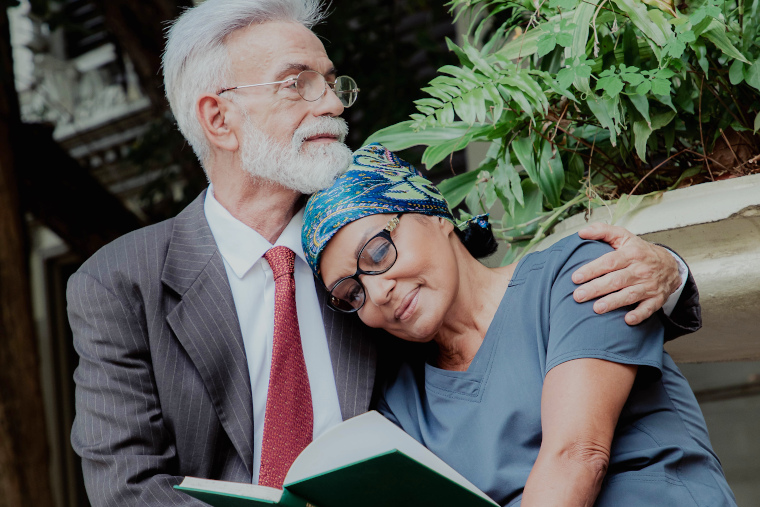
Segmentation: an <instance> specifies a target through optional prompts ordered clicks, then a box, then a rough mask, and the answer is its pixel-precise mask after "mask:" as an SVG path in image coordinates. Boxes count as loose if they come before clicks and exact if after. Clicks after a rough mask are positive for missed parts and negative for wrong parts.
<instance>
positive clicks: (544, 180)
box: [537, 140, 565, 208]
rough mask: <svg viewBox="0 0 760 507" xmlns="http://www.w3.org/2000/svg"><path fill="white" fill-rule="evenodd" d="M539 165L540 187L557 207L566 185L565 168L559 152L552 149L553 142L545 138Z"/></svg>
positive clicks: (553, 205) (547, 198)
mask: <svg viewBox="0 0 760 507" xmlns="http://www.w3.org/2000/svg"><path fill="white" fill-rule="evenodd" d="M540 161H541V162H540V163H539V166H538V182H537V183H538V188H539V189H541V192H542V193H543V194H544V195H545V196H546V200H547V201H549V204H550V205H551V206H552V207H554V208H556V207H557V206H559V205H560V194H561V193H562V188H563V187H564V186H565V168H564V167H563V165H562V158H561V157H560V155H559V152H554V153H553V150H552V144H551V143H550V142H549V141H546V140H544V141H543V143H542V144H541V156H540Z"/></svg>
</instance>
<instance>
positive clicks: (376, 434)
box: [175, 412, 498, 507]
mask: <svg viewBox="0 0 760 507" xmlns="http://www.w3.org/2000/svg"><path fill="white" fill-rule="evenodd" d="M175 488H177V489H179V490H181V491H184V492H185V493H187V494H188V495H191V496H194V497H195V498H198V499H199V500H202V501H204V502H206V503H208V504H210V505H212V506H214V507H254V506H272V505H282V506H284V507H356V506H359V505H360V506H362V507H388V506H393V507H407V506H408V507H420V506H424V505H435V506H436V507H449V506H450V507H462V506H468V507H486V506H489V507H492V506H494V505H498V504H496V503H495V502H494V501H493V500H491V499H490V498H488V497H487V496H486V495H485V493H483V492H482V491H480V490H479V489H478V488H476V487H475V486H473V485H472V484H471V483H470V482H468V481H467V479H465V478H464V477H462V476H461V475H459V474H458V473H457V472H456V471H455V470H454V469H453V468H451V467H450V466H448V465H447V464H446V463H444V462H443V461H441V459H440V458H438V457H437V456H436V455H435V454H433V453H432V452H430V451H429V450H427V449H426V448H425V447H423V446H422V445H420V444H419V443H418V442H417V441H416V440H414V439H413V438H412V437H410V436H409V435H407V434H406V433H404V432H403V431H402V430H401V429H399V428H398V427H397V426H396V425H395V424H393V423H392V422H390V421H388V420H387V419H386V418H384V417H383V416H382V415H380V414H378V413H377V412H367V413H366V414H362V415H360V416H357V417H354V418H352V419H349V420H347V421H344V422H343V423H341V424H339V425H337V426H335V427H334V428H332V429H330V430H328V431H327V432H325V433H324V434H323V435H321V436H320V437H319V438H317V439H316V440H314V441H313V442H312V443H311V444H309V446H308V447H306V449H304V450H303V452H302V453H301V454H300V455H299V456H298V458H296V460H295V461H294V462H293V465H292V466H291V467H290V470H289V471H288V474H287V476H286V477H285V485H284V489H283V490H279V489H275V488H268V487H265V486H257V485H254V484H241V483H234V482H224V481H212V480H208V479H197V478H194V477H186V478H185V480H184V481H182V484H180V485H179V486H175Z"/></svg>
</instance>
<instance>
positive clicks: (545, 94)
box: [368, 0, 760, 264]
mask: <svg viewBox="0 0 760 507" xmlns="http://www.w3.org/2000/svg"><path fill="white" fill-rule="evenodd" d="M447 6H448V7H449V8H450V10H451V12H452V13H453V14H454V16H455V18H456V19H457V20H461V21H467V22H468V29H467V35H466V36H465V37H464V41H463V42H462V44H461V45H457V44H455V43H454V42H452V41H451V40H448V41H447V42H448V46H449V48H450V49H451V50H452V51H454V52H455V53H456V55H457V56H458V58H459V62H460V65H459V66H452V65H447V66H444V67H441V68H440V69H439V71H438V76H437V77H435V78H434V79H433V80H432V81H431V82H430V84H429V86H428V87H426V88H423V89H422V92H424V93H425V94H426V97H424V98H421V99H419V100H417V101H416V102H415V103H416V106H417V110H418V112H417V113H416V114H413V115H412V117H411V119H410V120H409V121H405V122H402V123H399V124H396V125H393V126H391V127H388V128H386V129H383V130H381V131H379V132H377V133H376V134H374V135H373V136H371V137H370V138H369V139H368V142H381V143H383V144H385V145H386V146H387V147H388V148H390V149H393V150H402V149H405V148H408V147H410V146H415V145H425V146H427V148H426V150H425V152H424V155H423V158H422V162H423V164H424V165H425V166H426V167H427V168H432V167H433V166H435V165H436V164H439V163H445V162H446V160H447V159H448V157H450V155H451V154H452V153H453V152H455V151H457V150H461V149H464V148H465V147H467V146H468V145H469V144H470V143H474V142H487V143H489V147H488V151H487V155H486V156H485V158H484V159H483V160H482V161H481V162H480V164H479V167H478V168H477V169H476V170H474V171H470V172H467V173H465V174H461V175H457V176H454V177H452V178H449V179H447V180H444V181H442V182H441V184H440V188H441V190H442V191H443V192H444V194H445V195H446V197H447V199H448V200H449V204H450V205H451V206H452V207H456V206H460V205H461V204H464V205H466V209H467V211H462V213H463V214H465V215H466V214H467V213H472V214H475V213H480V212H483V211H484V210H489V209H492V208H493V207H494V206H496V207H497V208H499V207H503V209H504V214H503V218H502V219H501V222H500V223H499V222H498V221H497V222H496V223H494V232H495V233H496V235H497V237H498V238H500V239H502V240H503V241H506V242H508V243H509V244H510V246H511V248H509V250H508V252H507V254H506V256H505V257H504V259H503V261H502V262H503V263H505V264H506V263H509V262H513V261H514V260H516V259H518V258H520V257H521V256H522V255H523V254H524V253H526V251H527V250H528V249H530V248H531V247H533V246H535V245H536V244H537V243H538V242H539V241H540V240H541V239H542V238H543V237H545V236H546V234H547V233H549V232H550V231H551V230H552V228H553V227H554V226H555V225H556V224H557V223H559V222H560V221H562V220H564V219H565V218H566V217H568V216H569V215H571V214H575V213H578V212H583V211H585V212H586V213H588V212H589V211H590V210H591V209H592V208H594V207H596V206H601V205H608V204H610V203H616V204H617V206H616V211H615V216H614V217H613V220H614V219H616V218H617V217H619V216H621V215H622V214H624V213H626V212H627V211H630V210H632V209H633V208H635V207H636V206H638V205H639V204H640V203H641V202H642V199H643V198H644V197H645V196H653V195H657V194H660V193H662V192H664V191H666V190H671V189H676V188H679V187H683V186H688V185H693V184H696V183H702V182H709V181H716V180H720V179H725V178H732V177H734V176H740V175H746V174H751V173H754V172H758V171H759V169H758V165H757V162H758V161H759V160H760V155H758V153H760V140H759V139H758V136H756V132H757V131H758V129H760V115H759V114H758V112H759V111H760V61H758V57H760V36H758V28H759V27H760V0H752V1H750V0H738V1H724V0H697V1H684V0H682V1H680V2H678V1H675V2H674V1H673V0H643V1H637V0H451V1H450V2H449V3H448V4H447ZM498 214H499V213H496V214H495V215H498Z"/></svg>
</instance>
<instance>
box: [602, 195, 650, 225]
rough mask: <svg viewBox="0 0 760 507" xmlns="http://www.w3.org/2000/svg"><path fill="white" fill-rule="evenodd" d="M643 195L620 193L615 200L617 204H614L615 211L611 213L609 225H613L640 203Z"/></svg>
mask: <svg viewBox="0 0 760 507" xmlns="http://www.w3.org/2000/svg"><path fill="white" fill-rule="evenodd" d="M644 197H645V196H643V195H628V194H623V195H621V196H620V199H618V200H617V205H616V206H615V212H614V213H613V214H612V219H611V220H610V225H615V223H617V221H618V220H620V219H621V218H623V217H624V216H625V215H626V214H628V213H630V212H631V211H633V210H635V209H636V208H637V207H638V206H639V204H641V201H643V200H644Z"/></svg>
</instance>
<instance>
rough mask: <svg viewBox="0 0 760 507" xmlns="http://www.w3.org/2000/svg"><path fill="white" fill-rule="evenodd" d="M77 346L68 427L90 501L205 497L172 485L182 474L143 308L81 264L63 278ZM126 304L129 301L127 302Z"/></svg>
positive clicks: (167, 501) (185, 501) (184, 501)
mask: <svg viewBox="0 0 760 507" xmlns="http://www.w3.org/2000/svg"><path fill="white" fill-rule="evenodd" d="M67 300H68V313H69V322H70V324H71V328H72V330H73V333H74V347H75V349H76V351H77V353H78V354H79V357H80V361H79V367H78V368H77V369H76V371H75V373H74V381H75V383H76V417H75V420H74V426H73V428H72V433H71V443H72V446H73V447H74V450H75V451H76V452H77V454H79V455H80V456H81V457H82V467H83V471H84V478H85V485H86V488H87V493H88V496H89V498H90V502H91V503H92V505H93V506H94V507H97V506H106V505H108V506H113V505H147V506H151V505H155V506H158V505H193V506H199V507H200V506H202V505H205V504H203V503H201V502H199V501H197V500H194V499H192V498H190V497H189V496H187V495H184V494H182V493H180V492H178V491H176V490H174V489H173V488H172V486H173V485H175V484H179V482H180V481H181V479H182V477H177V476H175V474H174V471H176V470H177V469H178V464H177V459H176V451H175V447H174V440H173V438H172V436H171V434H170V432H169V431H168V430H167V428H166V427H165V424H164V420H163V418H162V415H161V406H160V403H159V399H158V393H157V390H156V386H155V382H154V379H153V373H152V366H151V356H150V348H149V344H148V339H147V333H146V327H145V313H144V312H142V311H141V310H140V309H139V307H138V305H137V304H135V303H134V302H133V301H130V298H129V297H128V296H126V295H124V294H117V293H115V291H114V290H113V289H111V288H109V287H108V286H107V284H104V283H103V282H101V281H100V280H98V279H97V278H96V277H95V276H93V275H91V274H88V273H86V272H82V271H80V272H78V273H76V274H74V275H73V276H72V278H71V279H70V280H69V284H68V290H67ZM133 305H134V306H133Z"/></svg>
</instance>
